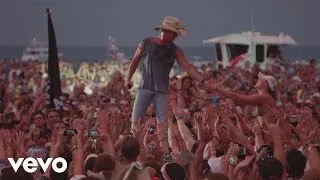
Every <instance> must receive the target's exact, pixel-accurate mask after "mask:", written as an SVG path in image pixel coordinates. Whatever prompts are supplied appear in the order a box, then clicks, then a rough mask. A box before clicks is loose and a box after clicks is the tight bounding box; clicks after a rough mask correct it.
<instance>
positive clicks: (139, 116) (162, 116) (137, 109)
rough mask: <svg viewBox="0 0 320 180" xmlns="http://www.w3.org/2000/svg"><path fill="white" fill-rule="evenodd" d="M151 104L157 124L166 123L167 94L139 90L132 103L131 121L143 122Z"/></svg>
mask: <svg viewBox="0 0 320 180" xmlns="http://www.w3.org/2000/svg"><path fill="white" fill-rule="evenodd" d="M151 102H152V103H153V111H154V113H155V114H156V116H157V121H158V123H164V122H166V121H167V108H168V94H167V93H164V92H156V91H150V90H147V89H139V90H138V93H137V95H136V99H135V101H134V106H133V111H132V121H135V120H143V119H144V116H145V112H146V111H147V109H148V107H149V105H150V104H151Z"/></svg>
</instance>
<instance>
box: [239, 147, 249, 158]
mask: <svg viewBox="0 0 320 180" xmlns="http://www.w3.org/2000/svg"><path fill="white" fill-rule="evenodd" d="M245 155H247V150H246V148H245V147H240V150H239V156H245Z"/></svg>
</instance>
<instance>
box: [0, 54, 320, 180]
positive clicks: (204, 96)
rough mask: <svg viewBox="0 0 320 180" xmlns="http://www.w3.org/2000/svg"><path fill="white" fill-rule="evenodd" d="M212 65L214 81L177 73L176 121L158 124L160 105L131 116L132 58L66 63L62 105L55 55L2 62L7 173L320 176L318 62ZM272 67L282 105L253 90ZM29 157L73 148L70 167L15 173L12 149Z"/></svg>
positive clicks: (245, 179) (1, 148)
mask: <svg viewBox="0 0 320 180" xmlns="http://www.w3.org/2000/svg"><path fill="white" fill-rule="evenodd" d="M211 66H212V65H207V66H203V67H201V68H199V69H198V71H199V72H201V75H202V76H203V77H205V78H206V79H207V80H208V82H210V84H206V86H203V85H201V84H200V83H199V82H196V81H193V80H192V79H191V78H190V77H189V76H187V75H184V74H180V75H174V74H173V75H172V76H171V77H170V88H169V102H168V104H169V106H168V117H167V123H166V128H158V126H157V121H156V119H155V113H154V112H153V108H152V106H150V107H149V108H148V110H147V112H146V114H145V118H144V120H143V121H133V124H134V125H133V126H132V125H131V123H132V121H131V116H132V115H131V113H132V108H133V100H134V95H135V93H136V92H135V89H131V90H128V89H126V88H124V85H125V80H124V79H125V77H126V75H127V74H126V72H127V69H128V67H129V66H128V64H116V63H115V62H111V63H93V64H87V63H85V64H83V65H82V66H81V67H80V68H79V70H78V72H77V73H75V72H74V70H73V67H72V65H70V64H68V63H65V62H64V63H61V66H60V76H61V89H62V92H63V94H62V96H61V100H62V101H63V112H62V113H60V112H58V111H57V110H55V109H48V108H47V107H46V104H47V103H46V94H45V90H44V87H45V85H46V83H47V78H48V75H47V73H46V72H47V70H46V65H45V64H42V63H38V62H28V63H21V62H13V61H1V62H0V75H1V79H0V93H1V95H0V98H1V99H0V112H1V114H0V179H1V180H24V179H25V180H31V179H34V180H38V179H52V180H53V179H57V180H58V179H59V180H60V179H71V180H80V179H83V180H85V179H96V180H98V179H100V180H107V179H112V180H113V179H126V180H134V179H153V180H156V179H158V180H162V179H165V180H185V179H190V180H198V179H213V180H225V179H230V180H233V179H234V180H235V179H237V180H251V179H263V180H267V179H270V180H271V179H278V180H280V179H306V180H309V179H310V180H311V179H319V178H320V156H319V152H320V145H319V144H320V128H319V123H320V71H319V70H320V68H319V65H317V62H316V61H315V60H311V61H310V62H309V63H308V64H292V63H290V62H282V63H281V64H277V65H273V66H271V67H269V68H268V69H267V70H261V69H259V67H254V68H250V69H249V68H248V69H246V68H244V69H242V68H237V67H232V68H225V69H214V68H212V67H211ZM263 74H269V75H272V76H273V77H274V78H275V79H277V81H278V83H277V86H274V89H267V90H269V92H267V93H268V94H270V95H271V97H272V100H271V101H275V102H276V103H275V105H274V106H275V107H270V106H272V103H269V102H270V101H269V100H270V99H268V98H267V99H265V101H264V99H263V98H260V100H259V102H255V101H254V100H252V99H250V97H252V96H258V95H256V94H257V93H258V92H259V91H262V90H261V89H263V88H262V86H264V85H265V84H263V83H262V81H261V80H263V79H265V80H267V79H266V75H263ZM137 76H138V75H137ZM257 82H258V83H257ZM266 82H267V81H265V83H266ZM268 83H269V82H268ZM267 85H268V87H269V88H271V86H270V84H267ZM135 86H136V87H137V85H135ZM272 87H273V86H272ZM230 92H236V93H233V94H232V93H230ZM249 95H251V96H249ZM244 97H246V98H244ZM258 99H259V98H258ZM259 103H260V104H262V105H263V107H262V108H263V109H264V110H263V113H262V112H261V108H259V107H258V106H256V105H258V104H259ZM267 104H271V105H270V106H267ZM20 157H34V158H43V159H47V158H49V157H51V158H55V157H63V158H64V159H66V160H67V162H68V170H67V171H66V172H64V173H56V172H53V171H52V170H51V168H49V169H48V170H47V171H45V172H42V171H41V170H40V169H38V170H37V171H36V172H35V173H33V174H29V173H27V172H25V171H24V170H23V168H22V166H21V167H20V168H19V170H18V172H17V173H15V172H14V169H13V168H12V167H11V166H10V163H9V162H8V158H14V159H17V158H20Z"/></svg>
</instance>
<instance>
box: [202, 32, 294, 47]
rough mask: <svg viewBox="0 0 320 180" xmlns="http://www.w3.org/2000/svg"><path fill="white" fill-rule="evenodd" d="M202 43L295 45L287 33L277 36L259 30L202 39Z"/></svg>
mask: <svg viewBox="0 0 320 180" xmlns="http://www.w3.org/2000/svg"><path fill="white" fill-rule="evenodd" d="M202 43H204V44H207V43H222V44H247V45H250V44H251V43H256V44H272V45H295V44H297V42H296V41H295V40H294V39H293V38H292V37H291V36H289V35H284V34H283V33H280V35H279V36H265V35H262V34H261V33H260V32H243V33H239V34H228V35H225V36H221V37H215V38H212V39H207V40H204V41H202Z"/></svg>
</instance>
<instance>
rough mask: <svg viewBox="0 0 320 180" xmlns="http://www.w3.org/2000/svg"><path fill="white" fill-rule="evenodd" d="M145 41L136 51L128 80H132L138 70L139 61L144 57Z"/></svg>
mask: <svg viewBox="0 0 320 180" xmlns="http://www.w3.org/2000/svg"><path fill="white" fill-rule="evenodd" d="M143 43H144V42H143V41H142V42H141V43H140V44H139V46H138V48H137V50H136V52H135V53H134V56H133V58H132V60H131V63H130V66H129V73H128V76H127V79H126V82H130V81H131V78H132V76H133V74H134V72H135V71H136V70H137V67H138V65H139V62H140V60H141V58H142V54H143Z"/></svg>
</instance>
